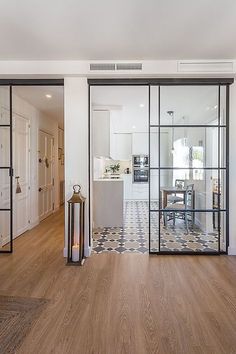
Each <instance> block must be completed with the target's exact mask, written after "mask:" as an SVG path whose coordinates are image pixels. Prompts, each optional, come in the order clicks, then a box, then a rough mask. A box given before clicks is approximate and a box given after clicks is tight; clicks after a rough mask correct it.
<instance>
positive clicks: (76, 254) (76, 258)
mask: <svg viewBox="0 0 236 354" xmlns="http://www.w3.org/2000/svg"><path fill="white" fill-rule="evenodd" d="M72 261H73V262H78V261H79V245H77V244H75V245H74V246H72Z"/></svg>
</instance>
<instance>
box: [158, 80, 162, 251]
mask: <svg viewBox="0 0 236 354" xmlns="http://www.w3.org/2000/svg"><path fill="white" fill-rule="evenodd" d="M160 122H161V86H158V167H159V169H158V198H159V201H158V206H159V212H158V228H159V230H158V236H159V237H158V250H159V252H160V250H161V214H160V210H161V208H162V194H161V170H160V165H161V128H160Z"/></svg>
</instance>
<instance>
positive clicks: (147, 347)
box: [0, 209, 236, 354]
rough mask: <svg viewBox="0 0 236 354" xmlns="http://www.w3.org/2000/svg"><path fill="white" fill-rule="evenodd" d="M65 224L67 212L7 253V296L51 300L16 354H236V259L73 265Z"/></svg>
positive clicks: (123, 259)
mask: <svg viewBox="0 0 236 354" xmlns="http://www.w3.org/2000/svg"><path fill="white" fill-rule="evenodd" d="M63 228H64V219H63V210H62V209H61V210H60V211H59V212H57V213H55V214H54V215H52V216H50V217H49V218H47V219H46V220H45V221H43V222H42V223H41V224H40V225H39V226H37V227H36V228H35V229H33V230H31V231H30V232H27V233H25V235H24V236H21V237H19V238H18V239H17V240H16V241H15V249H14V254H13V255H1V257H0V295H6V296H15V297H18V296H19V297H25V298H29V301H30V299H32V298H39V299H47V300H49V301H48V302H47V305H46V308H45V310H43V311H42V313H41V315H40V316H39V317H38V319H36V321H34V322H33V323H32V326H31V329H30V330H29V332H28V334H27V336H26V338H25V339H24V340H23V343H22V346H21V347H20V349H19V350H18V351H17V354H25V353H27V354H33V353H37V354H41V353H42V354H49V353H55V354H87V353H94V354H116V353H117V354H120V353H128V354H145V353H146V354H151V353H160V354H170V353H178V354H180V353H181V354H183V353H186V354H190V353H191V354H192V353H193V354H194V353H196V354H197V353H207V354H208V353H214V354H224V353H225V354H229V353H235V352H236V351H235V346H236V339H235V331H236V312H235V307H234V300H235V283H236V272H235V266H236V259H235V257H230V256H215V257H213V256H148V255H140V254H138V253H126V254H122V255H120V254H115V253H111V252H110V253H109V252H108V253H102V254H99V255H97V254H93V255H92V257H91V258H90V259H87V260H86V262H85V265H84V266H83V267H81V268H78V267H66V266H65V259H63V257H62V249H63V242H64V237H63ZM183 339H184V340H183Z"/></svg>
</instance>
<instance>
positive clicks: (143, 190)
mask: <svg viewBox="0 0 236 354" xmlns="http://www.w3.org/2000/svg"><path fill="white" fill-rule="evenodd" d="M122 178H123V180H124V200H148V183H133V175H132V174H127V175H126V174H124V175H123V176H122Z"/></svg>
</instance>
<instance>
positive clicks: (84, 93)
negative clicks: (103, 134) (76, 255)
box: [64, 77, 89, 254]
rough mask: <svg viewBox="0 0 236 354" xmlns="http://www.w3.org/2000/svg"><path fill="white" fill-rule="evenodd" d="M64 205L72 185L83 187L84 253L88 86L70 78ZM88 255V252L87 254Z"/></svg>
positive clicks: (82, 80) (66, 103)
mask: <svg viewBox="0 0 236 354" xmlns="http://www.w3.org/2000/svg"><path fill="white" fill-rule="evenodd" d="M64 120H65V121H64V123H65V126H64V134H65V202H66V201H67V200H68V199H69V198H70V197H71V195H72V192H73V189H72V187H73V185H74V184H80V185H81V193H82V195H83V196H84V197H85V198H86V202H85V235H87V236H86V237H85V240H84V243H85V250H86V252H87V249H88V248H89V237H88V234H89V232H88V229H89V227H88V226H89V225H88V220H89V218H88V193H89V182H88V83H87V78H86V77H82V78H80V77H67V78H65V81H64ZM67 217H68V216H67V208H65V248H66V249H67ZM87 254H89V252H87Z"/></svg>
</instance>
